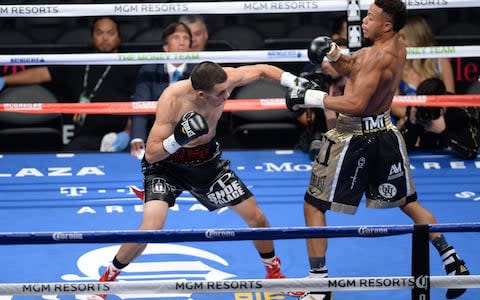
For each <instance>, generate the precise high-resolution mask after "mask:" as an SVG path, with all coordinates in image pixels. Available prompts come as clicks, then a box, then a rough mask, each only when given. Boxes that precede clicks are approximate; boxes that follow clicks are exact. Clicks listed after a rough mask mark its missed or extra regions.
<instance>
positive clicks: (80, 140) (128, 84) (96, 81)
mask: <svg viewBox="0 0 480 300" xmlns="http://www.w3.org/2000/svg"><path fill="white" fill-rule="evenodd" d="M92 45H93V47H94V48H95V51H97V52H100V53H115V52H118V48H119V46H120V32H119V27H118V24H117V22H116V21H115V20H114V19H112V18H110V17H99V18H98V19H96V20H95V21H94V22H93V26H92ZM137 70H138V68H137V67H136V66H131V65H107V66H105V65H54V66H41V67H33V68H29V69H26V70H25V71H21V72H17V73H16V74H11V75H7V76H4V77H3V80H4V82H5V83H6V84H7V85H26V84H39V83H45V82H51V88H52V89H53V91H54V93H55V94H56V96H57V98H58V99H62V101H63V102H72V103H75V102H106V101H108V102H110V101H114V102H120V101H128V100H130V99H131V97H132V95H133V93H134V88H135V76H136V72H137ZM73 121H74V123H75V135H74V137H73V139H72V140H71V141H70V143H69V144H67V145H66V146H65V148H64V150H65V151H98V150H100V148H101V143H102V139H103V138H104V137H106V139H107V140H108V139H109V144H110V149H109V150H121V149H119V148H118V149H112V145H113V146H114V147H115V146H117V145H121V144H123V145H122V146H123V148H125V147H127V146H128V140H129V138H128V131H129V117H128V116H121V115H110V114H108V115H83V114H77V115H75V116H74V117H73ZM117 133H118V134H117ZM107 134H110V135H109V136H106V135H107Z"/></svg>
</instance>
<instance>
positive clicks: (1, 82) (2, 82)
mask: <svg viewBox="0 0 480 300" xmlns="http://www.w3.org/2000/svg"><path fill="white" fill-rule="evenodd" d="M4 87H5V79H3V77H0V91H1V90H3V88H4Z"/></svg>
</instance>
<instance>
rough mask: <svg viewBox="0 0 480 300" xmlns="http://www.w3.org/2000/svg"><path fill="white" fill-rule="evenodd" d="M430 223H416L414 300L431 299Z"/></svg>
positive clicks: (413, 258) (414, 232)
mask: <svg viewBox="0 0 480 300" xmlns="http://www.w3.org/2000/svg"><path fill="white" fill-rule="evenodd" d="M429 232H430V231H429V225H426V224H424V225H414V226H413V234H412V276H413V278H414V280H415V285H414V287H413V288H412V300H430V248H429V246H430V239H429Z"/></svg>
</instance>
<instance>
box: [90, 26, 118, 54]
mask: <svg viewBox="0 0 480 300" xmlns="http://www.w3.org/2000/svg"><path fill="white" fill-rule="evenodd" d="M92 44H93V46H94V47H95V49H97V50H98V51H99V52H102V53H111V52H117V51H118V46H120V33H119V32H118V27H117V24H115V22H114V21H112V20H110V19H107V18H105V19H100V20H98V21H97V22H96V23H95V25H94V28H93V32H92Z"/></svg>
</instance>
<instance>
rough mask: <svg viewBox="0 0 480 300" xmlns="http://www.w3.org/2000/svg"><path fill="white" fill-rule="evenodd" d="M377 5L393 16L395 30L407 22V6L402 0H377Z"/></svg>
mask: <svg viewBox="0 0 480 300" xmlns="http://www.w3.org/2000/svg"><path fill="white" fill-rule="evenodd" d="M375 5H376V6H378V7H380V8H381V9H382V10H383V11H384V12H385V13H386V14H387V15H389V16H390V17H391V18H392V23H393V31H395V32H399V31H400V29H402V28H403V26H404V25H405V22H407V7H406V5H405V3H403V1H402V0H375Z"/></svg>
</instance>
